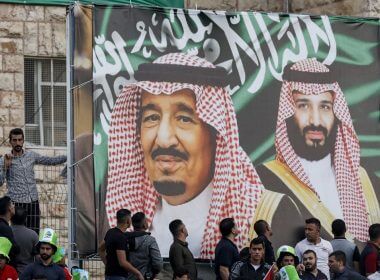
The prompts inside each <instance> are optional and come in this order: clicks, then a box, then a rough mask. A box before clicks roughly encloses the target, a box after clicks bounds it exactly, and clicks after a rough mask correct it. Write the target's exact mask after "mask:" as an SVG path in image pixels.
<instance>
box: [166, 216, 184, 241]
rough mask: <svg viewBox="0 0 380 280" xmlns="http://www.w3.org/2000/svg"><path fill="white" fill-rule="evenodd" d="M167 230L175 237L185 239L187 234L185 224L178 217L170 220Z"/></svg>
mask: <svg viewBox="0 0 380 280" xmlns="http://www.w3.org/2000/svg"><path fill="white" fill-rule="evenodd" d="M169 230H170V232H171V233H172V235H173V237H174V238H177V239H186V237H187V236H188V235H189V233H188V232H187V229H186V226H185V224H184V223H183V222H182V221H181V220H179V219H177V220H174V221H171V222H170V224H169Z"/></svg>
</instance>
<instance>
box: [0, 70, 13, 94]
mask: <svg viewBox="0 0 380 280" xmlns="http://www.w3.org/2000/svg"><path fill="white" fill-rule="evenodd" d="M14 88H15V77H14V74H13V73H1V74H0V90H4V91H10V90H14Z"/></svg>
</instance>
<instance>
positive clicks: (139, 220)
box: [132, 212, 145, 229]
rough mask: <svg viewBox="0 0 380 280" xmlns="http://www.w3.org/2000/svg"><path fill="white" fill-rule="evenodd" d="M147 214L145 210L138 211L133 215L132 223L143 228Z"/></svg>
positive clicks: (137, 227) (134, 226)
mask: <svg viewBox="0 0 380 280" xmlns="http://www.w3.org/2000/svg"><path fill="white" fill-rule="evenodd" d="M144 221H145V214H144V213H143V212H137V213H135V214H134V215H133V216H132V225H133V228H135V229H142V228H143V226H144Z"/></svg>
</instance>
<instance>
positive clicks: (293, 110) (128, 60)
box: [77, 6, 380, 259]
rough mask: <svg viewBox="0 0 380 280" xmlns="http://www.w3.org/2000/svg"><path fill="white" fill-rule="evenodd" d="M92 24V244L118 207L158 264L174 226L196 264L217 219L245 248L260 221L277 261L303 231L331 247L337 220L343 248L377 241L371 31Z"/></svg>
mask: <svg viewBox="0 0 380 280" xmlns="http://www.w3.org/2000/svg"><path fill="white" fill-rule="evenodd" d="M93 22H94V30H93V60H92V61H93V142H94V146H93V152H94V161H93V163H94V169H93V172H94V173H93V174H94V192H95V195H94V199H89V200H88V201H87V203H93V205H96V209H97V212H96V213H98V217H97V222H96V223H95V224H96V231H97V234H98V238H99V240H101V239H102V238H103V236H104V233H105V231H106V230H107V229H108V228H109V227H113V226H115V224H116V211H117V210H119V209H121V208H127V209H129V210H131V211H132V213H136V212H144V213H145V215H146V217H147V220H148V227H149V228H148V230H149V231H150V232H152V235H153V236H155V237H156V239H157V242H158V245H159V247H160V250H161V253H162V255H163V256H165V257H167V256H168V252H169V247H170V244H171V242H172V235H171V232H170V231H169V223H170V222H171V221H173V220H175V219H180V220H182V222H183V223H184V225H185V226H186V228H187V231H188V234H189V236H188V238H187V240H188V242H189V248H190V250H191V251H192V252H193V254H194V256H195V257H197V258H201V259H213V258H214V249H215V246H216V244H217V242H218V240H219V239H220V237H221V234H220V232H219V223H220V221H221V220H222V219H224V218H233V219H234V222H235V225H236V228H237V229H238V231H239V234H238V235H236V237H235V241H236V244H237V245H238V247H239V248H240V249H241V248H243V247H244V246H247V244H249V241H250V240H251V239H252V238H253V237H254V236H255V233H254V229H253V225H254V223H255V222H256V221H258V220H261V219H263V220H265V221H267V222H268V224H269V225H270V227H271V228H272V230H273V232H274V233H275V235H274V236H273V245H274V247H275V248H278V247H279V246H280V245H284V244H287V245H295V243H296V242H297V241H299V240H300V239H301V238H303V237H304V236H303V230H302V228H303V226H304V221H305V219H307V218H310V217H316V218H318V219H319V220H320V221H321V224H322V230H321V232H322V236H323V237H324V238H327V239H331V238H332V233H331V223H332V221H333V220H334V219H337V218H340V219H343V220H344V221H345V222H346V225H347V228H348V233H347V236H348V238H350V239H352V240H357V241H366V240H367V239H368V236H367V233H368V226H369V225H370V224H372V223H375V222H379V221H380V207H379V200H378V197H379V194H380V189H379V188H380V186H379V180H378V179H379V176H380V169H379V166H380V164H379V163H380V136H379V119H380V115H379V104H380V103H379V101H380V80H379V75H380V64H379V61H380V60H379V53H380V52H379V50H380V46H379V44H380V37H379V34H380V32H379V31H380V28H379V26H380V23H379V20H378V19H363V18H350V17H327V16H309V15H297V14H275V13H256V12H236V13H227V12H223V11H199V10H183V9H165V8H162V9H159V8H152V9H148V8H136V7H112V8H110V7H108V8H107V7H102V6H95V8H94V16H93ZM77 227H80V225H77ZM94 227H95V225H94ZM300 229H301V230H300Z"/></svg>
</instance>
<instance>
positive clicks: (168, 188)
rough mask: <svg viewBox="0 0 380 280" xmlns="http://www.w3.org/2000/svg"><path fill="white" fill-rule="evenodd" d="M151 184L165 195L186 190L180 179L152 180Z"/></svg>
mask: <svg viewBox="0 0 380 280" xmlns="http://www.w3.org/2000/svg"><path fill="white" fill-rule="evenodd" d="M153 186H154V188H155V189H156V191H157V192H158V193H159V194H162V195H166V196H176V195H181V194H184V193H185V191H186V185H185V182H182V181H169V180H167V181H154V182H153Z"/></svg>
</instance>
